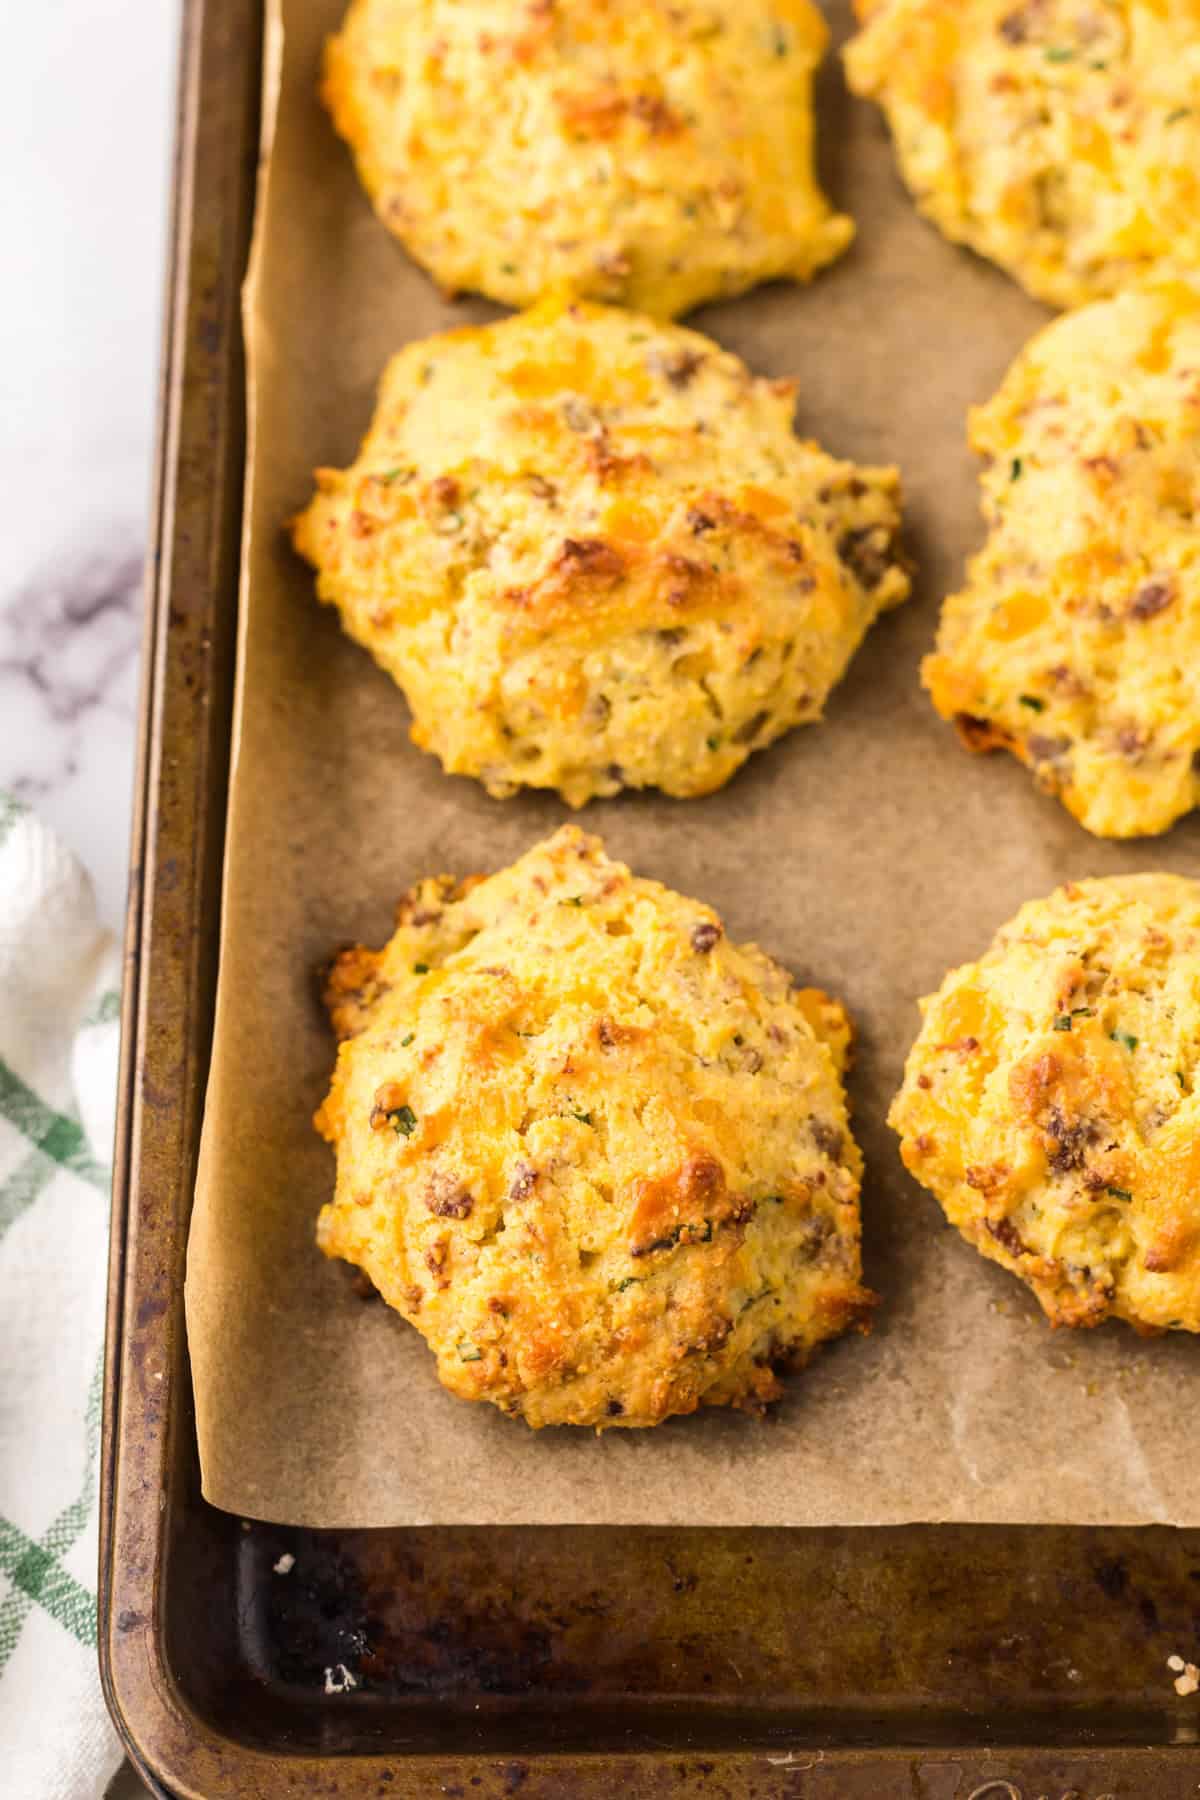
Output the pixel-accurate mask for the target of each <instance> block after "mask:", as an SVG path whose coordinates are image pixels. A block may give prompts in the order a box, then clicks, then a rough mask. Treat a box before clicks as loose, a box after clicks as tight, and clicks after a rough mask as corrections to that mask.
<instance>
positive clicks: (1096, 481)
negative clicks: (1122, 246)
mask: <svg viewBox="0 0 1200 1800" xmlns="http://www.w3.org/2000/svg"><path fill="white" fill-rule="evenodd" d="M970 436H971V443H972V445H973V446H974V448H975V449H976V450H978V451H979V452H980V454H981V455H982V456H983V457H984V458H985V459H986V462H987V468H986V470H985V473H984V476H983V492H984V499H983V508H984V513H985V516H986V517H987V520H988V523H989V526H990V528H991V529H990V534H989V537H988V541H987V543H986V545H985V546H984V548H983V550H982V551H981V552H980V553H979V555H978V556H976V557H975V558H974V559H973V561H972V562H971V565H970V568H969V570H968V574H967V585H966V587H965V588H964V589H963V590H962V592H961V593H958V594H954V595H952V596H951V598H950V599H948V600H947V601H946V604H945V607H944V609H943V612H942V622H941V628H940V631H939V634H938V643H937V652H936V654H935V655H933V656H930V657H928V658H927V659H926V661H925V664H924V668H923V675H924V679H925V683H926V685H927V686H928V688H929V691H930V693H931V694H932V696H933V703H934V705H935V706H936V707H937V709H938V711H939V712H940V713H941V714H942V716H943V717H944V718H947V719H954V720H955V721H956V722H957V724H958V727H959V732H960V735H961V736H962V738H963V740H964V741H965V742H966V744H967V745H968V746H969V747H970V748H972V749H989V748H992V747H995V746H1000V747H1002V748H1004V749H1007V750H1011V751H1012V752H1013V753H1014V755H1016V756H1019V757H1020V758H1021V760H1022V761H1023V762H1025V763H1028V764H1029V766H1030V767H1031V768H1032V769H1033V770H1034V772H1035V774H1036V776H1037V780H1038V783H1039V785H1040V786H1041V787H1042V788H1044V789H1045V790H1046V791H1047V792H1049V793H1053V794H1057V795H1058V797H1059V798H1060V799H1061V800H1062V802H1063V804H1064V805H1065V806H1066V807H1067V808H1068V809H1069V810H1070V811H1071V812H1072V813H1073V814H1074V815H1075V817H1076V818H1077V819H1078V820H1080V822H1081V823H1082V824H1084V825H1086V826H1087V828H1088V830H1089V831H1094V832H1096V833H1097V834H1098V835H1099V836H1101V837H1133V836H1138V835H1141V834H1144V833H1149V832H1158V831H1165V830H1166V829H1167V827H1168V826H1169V825H1171V824H1172V823H1173V821H1174V820H1176V819H1178V818H1179V817H1180V815H1181V814H1183V813H1185V812H1187V811H1188V810H1189V809H1190V808H1191V807H1193V806H1195V805H1196V803H1197V801H1198V800H1200V761H1198V759H1200V280H1197V279H1195V278H1189V279H1186V280H1184V279H1182V278H1171V277H1156V278H1155V279H1154V280H1153V281H1151V282H1149V283H1147V284H1146V285H1145V286H1143V287H1142V288H1139V289H1137V290H1134V291H1132V292H1130V293H1128V294H1123V295H1122V296H1121V297H1120V298H1119V299H1117V300H1108V301H1099V302H1097V303H1096V304H1095V305H1094V306H1089V307H1086V308H1084V309H1083V310H1082V311H1081V312H1078V313H1073V314H1070V315H1068V316H1067V317H1066V318H1064V319H1059V320H1058V321H1057V322H1056V323H1055V324H1053V325H1051V326H1050V327H1049V328H1048V329H1047V330H1045V331H1043V332H1042V333H1041V334H1040V335H1039V336H1038V337H1036V338H1034V340H1033V342H1032V343H1031V344H1029V345H1028V346H1027V348H1026V349H1025V350H1024V351H1023V352H1022V354H1021V355H1020V356H1019V357H1018V358H1017V361H1016V363H1015V364H1014V365H1013V367H1012V369H1011V370H1010V371H1009V373H1008V375H1007V377H1006V378H1005V380H1004V383H1003V385H1002V386H1001V388H1000V391H999V392H998V393H997V395H996V396H995V398H994V399H993V400H991V401H989V403H988V404H987V405H986V406H984V407H980V408H978V409H977V410H976V411H975V412H973V413H972V415H971V427H970Z"/></svg>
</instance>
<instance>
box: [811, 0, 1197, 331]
mask: <svg viewBox="0 0 1200 1800" xmlns="http://www.w3.org/2000/svg"><path fill="white" fill-rule="evenodd" d="M856 4H857V10H858V13H859V17H860V18H861V19H862V21H863V30H862V31H861V33H860V34H859V36H858V37H857V38H855V39H853V40H852V42H851V43H850V44H849V45H848V46H847V49H846V53H845V55H846V72H847V76H848V78H849V82H850V86H851V87H852V88H853V89H854V91H855V93H857V94H862V95H865V96H868V97H869V98H871V99H873V100H877V101H878V102H879V104H880V105H881V106H882V107H883V109H884V112H885V113H886V115H887V118H888V122H889V124H890V125H891V128H892V134H893V137H894V139H895V144H896V154H897V156H898V158H899V161H900V167H901V170H902V172H903V175H904V179H905V181H906V182H907V183H908V186H909V187H910V188H911V189H912V192H913V194H914V195H915V197H916V200H917V204H918V205H919V206H920V208H921V210H922V212H924V213H926V214H927V215H928V217H929V218H930V219H932V220H933V221H934V223H935V224H936V225H938V226H940V228H941V230H942V231H944V232H945V234H946V236H947V237H949V238H952V239H953V240H954V241H955V242H956V243H961V244H969V245H970V246H971V248H972V249H973V250H977V251H979V253H980V254H981V255H982V256H987V257H990V258H991V259H992V261H993V262H997V263H999V264H1000V265H1001V267H1002V268H1005V269H1007V270H1008V271H1009V273H1010V274H1012V275H1015V276H1016V278H1017V280H1018V281H1020V282H1022V283H1023V285H1024V286H1025V287H1027V288H1028V289H1029V291H1030V293H1032V294H1035V295H1037V297H1038V298H1039V299H1042V300H1046V301H1049V302H1050V304H1051V305H1053V306H1079V305H1082V304H1083V303H1084V302H1085V301H1088V300H1095V299H1097V298H1099V297H1101V296H1103V295H1105V294H1112V293H1115V292H1116V291H1117V290H1118V289H1119V288H1121V287H1123V286H1125V285H1126V284H1127V283H1128V282H1129V281H1130V280H1132V279H1133V278H1134V277H1136V276H1138V275H1139V274H1142V273H1144V272H1147V271H1149V270H1152V269H1153V268H1154V267H1155V265H1156V264H1158V263H1159V262H1160V261H1161V260H1162V259H1164V258H1173V259H1176V260H1178V261H1180V262H1182V263H1185V264H1187V263H1191V264H1193V265H1194V264H1196V263H1200V0H1165V3H1164V0H950V3H948V0H856Z"/></svg>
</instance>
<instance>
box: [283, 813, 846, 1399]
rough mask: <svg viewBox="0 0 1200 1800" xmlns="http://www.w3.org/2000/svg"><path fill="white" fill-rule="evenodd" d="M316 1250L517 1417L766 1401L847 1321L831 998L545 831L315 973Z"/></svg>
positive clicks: (404, 912)
mask: <svg viewBox="0 0 1200 1800" xmlns="http://www.w3.org/2000/svg"><path fill="white" fill-rule="evenodd" d="M327 1001H328V1004H329V1009H330V1014H331V1017H332V1020H333V1024H334V1028H335V1030H336V1032H337V1035H338V1037H339V1038H340V1039H341V1047H340V1049H339V1052H338V1058H337V1066H336V1071H335V1074H334V1077H333V1083H332V1087H331V1089H330V1092H329V1096H328V1098H327V1099H326V1101H325V1103H324V1105H323V1106H322V1108H321V1110H320V1112H319V1113H318V1115H317V1119H316V1123H317V1126H318V1129H319V1130H320V1131H321V1132H322V1134H323V1135H324V1136H325V1137H326V1138H327V1139H328V1140H329V1142H330V1143H331V1144H332V1145H333V1146H334V1148H335V1150H336V1153H337V1184H336V1190H335V1194H334V1198H333V1199H332V1201H331V1202H330V1203H329V1204H328V1205H327V1206H326V1207H325V1208H324V1210H323V1211H322V1213H321V1216H320V1222H319V1228H318V1238H319V1242H320V1246H321V1248H322V1249H323V1250H324V1251H325V1253H326V1254H327V1255H328V1256H331V1257H343V1258H345V1259H346V1260H347V1261H349V1262H351V1263H354V1264H356V1265H357V1266H358V1267H359V1268H360V1269H362V1270H364V1271H365V1272H366V1274H367V1275H368V1276H369V1278H370V1280H371V1281H372V1282H373V1283H374V1285H375V1286H376V1287H377V1288H378V1289H379V1291H380V1293H381V1294H382V1295H383V1297H384V1299H385V1300H386V1301H387V1302H388V1304H389V1305H390V1306H393V1307H395V1308H396V1310H397V1311H398V1312H400V1313H401V1314H402V1315H403V1316H404V1318H406V1319H407V1320H408V1321H409V1322H410V1323H411V1324H412V1325H414V1326H415V1327H416V1329H417V1330H418V1331H419V1332H420V1333H421V1335H422V1336H423V1337H424V1338H425V1340H426V1342H427V1343H428V1345H429V1347H430V1349H431V1350H432V1351H433V1353H434V1355H435V1356H436V1358H437V1368H438V1374H439V1376H440V1377H441V1380H442V1381H443V1383H444V1384H445V1385H446V1387H448V1388H449V1389H450V1390H451V1391H452V1392H453V1393H455V1394H457V1395H459V1396H460V1397H461V1398H463V1399H467V1400H486V1401H489V1402H490V1403H491V1404H492V1405H494V1406H497V1407H499V1408H501V1410H502V1411H504V1412H505V1413H508V1414H510V1415H512V1416H514V1417H517V1418H523V1419H525V1420H526V1422H527V1423H528V1424H530V1425H532V1426H542V1425H564V1424H566V1425H589V1426H596V1427H598V1428H601V1427H605V1426H646V1425H656V1424H658V1423H659V1422H660V1421H661V1420H663V1419H666V1418H668V1417H670V1416H671V1415H672V1414H676V1413H689V1412H693V1411H694V1410H695V1409H696V1408H697V1407H699V1406H701V1405H711V1406H734V1407H740V1408H743V1409H746V1410H749V1411H759V1410H761V1409H762V1407H763V1406H764V1405H765V1404H766V1403H767V1402H768V1401H770V1400H773V1399H774V1398H775V1397H776V1396H777V1395H778V1394H779V1393H780V1391H781V1384H780V1381H779V1371H780V1370H783V1369H789V1368H796V1367H798V1366H799V1365H801V1364H802V1363H804V1362H805V1360H806V1359H807V1357H808V1356H809V1354H810V1352H811V1351H812V1350H813V1349H814V1348H815V1347H816V1346H817V1345H818V1344H820V1343H821V1342H823V1341H824V1340H825V1339H827V1338H831V1337H834V1336H836V1335H837V1334H838V1333H840V1332H843V1331H846V1330H847V1329H848V1328H851V1327H856V1326H857V1327H862V1326H864V1322H865V1319H866V1316H867V1313H868V1310H869V1307H870V1305H871V1301H872V1296H871V1295H870V1294H869V1293H868V1292H867V1291H866V1290H865V1289H864V1288H863V1287H862V1285H861V1282H860V1279H859V1272H860V1271H859V1203H858V1196H859V1179H860V1174H861V1167H862V1164H861V1158H860V1155H859V1151H858V1148H857V1146H856V1144H855V1142H854V1139H853V1138H852V1136H851V1135H850V1128H849V1124H848V1121H847V1114H846V1099H845V1095H844V1092H843V1088H842V1071H843V1069H844V1067H845V1064H846V1061H847V1057H848V1052H849V1044H850V1027H849V1023H848V1021H847V1018H846V1015H845V1013H844V1012H843V1010H842V1008H841V1007H840V1006H839V1005H838V1004H837V1002H836V1001H833V1000H830V999H829V998H828V997H827V996H826V995H825V994H822V993H820V992H819V991H818V990H816V989H812V988H796V987H794V986H793V985H792V983H791V981H790V978H789V976H788V975H787V973H786V972H785V971H784V970H783V969H781V968H780V967H779V965H778V964H777V963H775V962H772V960H771V959H770V958H769V957H768V956H766V955H764V953H763V952H762V951H761V950H759V949H758V948H757V947H756V946H754V945H742V946H738V945H734V944H731V943H730V942H729V941H728V939H727V938H726V936H725V934H724V931H723V930H722V927H721V922H720V920H719V919H718V918H717V916H716V915H715V913H713V912H712V911H711V909H710V908H708V907H706V906H703V905H701V904H700V903H699V902H697V901H695V900H689V899H686V898H685V897H684V896H683V895H681V894H676V893H672V892H671V891H669V890H668V889H667V888H664V887H660V886H659V885H658V884H657V883H655V882H652V881H645V880H641V879H639V878H636V877H634V876H632V875H631V874H630V872H629V870H628V869H627V868H625V867H623V866H622V865H621V864H620V863H617V862H612V861H610V860H609V858H608V857H607V856H606V855H605V854H604V851H603V848H602V846H601V845H600V843H599V842H598V840H596V839H595V838H590V837H585V836H584V835H583V834H582V833H581V832H579V831H578V830H577V829H576V828H575V827H573V826H567V827H564V828H563V829H562V830H560V831H559V832H558V833H556V835H555V836H553V837H552V838H549V839H548V840H547V841H546V842H544V843H541V844H539V845H537V846H536V847H535V848H534V849H532V850H530V851H529V852H528V853H527V854H526V855H524V856H522V857H521V858H520V860H519V861H517V862H516V863H514V864H513V865H512V866H511V867H510V868H508V869H505V870H503V871H502V872H501V873H500V874H497V875H493V876H491V877H490V878H487V879H482V878H481V879H477V880H473V881H463V882H458V881H455V880H453V879H452V878H450V877H442V878H440V879H433V880H428V881H424V882H422V883H421V884H420V885H419V886H418V887H416V888H414V889H413V891H412V892H411V893H410V894H409V895H407V897H406V898H405V899H404V900H403V902H402V903H401V906H400V910H399V915H398V924H397V928H396V933H395V936H394V937H393V938H392V939H391V941H390V942H389V943H388V944H387V945H385V947H384V948H383V949H382V950H381V951H378V952H373V951H370V950H363V949H359V950H350V951H347V952H345V953H344V954H343V955H341V956H340V957H339V958H338V959H337V960H336V962H335V963H334V965H333V968H332V972H331V974H330V976H329V978H328V985H327Z"/></svg>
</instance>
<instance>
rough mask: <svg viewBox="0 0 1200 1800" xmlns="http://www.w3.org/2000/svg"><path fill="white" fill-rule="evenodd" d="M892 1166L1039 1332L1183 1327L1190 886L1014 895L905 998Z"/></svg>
mask: <svg viewBox="0 0 1200 1800" xmlns="http://www.w3.org/2000/svg"><path fill="white" fill-rule="evenodd" d="M921 1008H922V1012H923V1014H924V1019H923V1023H922V1026H921V1032H920V1035H919V1037H918V1038H917V1041H916V1043H915V1044H914V1046H913V1048H912V1051H911V1054H910V1055H909V1058H908V1064H907V1067H906V1069H905V1073H904V1085H903V1087H902V1088H901V1090H900V1092H899V1094H898V1095H897V1097H896V1100H895V1102H894V1103H893V1106H892V1110H891V1124H892V1125H893V1127H894V1128H895V1130H896V1131H897V1132H899V1134H900V1139H901V1154H902V1156H903V1158H904V1162H905V1164H906V1166H907V1167H908V1168H909V1169H910V1170H911V1171H912V1173H913V1174H914V1175H915V1176H916V1178H917V1180H918V1181H920V1182H921V1183H922V1184H923V1186H925V1187H927V1188H928V1189H929V1190H930V1191H931V1193H933V1194H934V1195H935V1196H936V1198H937V1199H938V1201H939V1202H940V1204H941V1206H942V1209H943V1211H944V1212H945V1214H946V1216H947V1218H948V1219H949V1220H950V1222H951V1224H952V1225H956V1226H957V1227H958V1229H959V1231H961V1232H962V1234H963V1236H964V1237H965V1238H966V1239H967V1241H968V1242H969V1243H971V1244H974V1246H975V1248H976V1249H977V1250H980V1251H981V1252H982V1253H983V1255H984V1256H986V1257H989V1258H990V1259H991V1260H992V1261H993V1262H998V1263H1000V1264H1002V1265H1003V1267H1004V1268H1006V1269H1011V1270H1012V1272H1013V1273H1014V1274H1015V1275H1019V1276H1020V1277H1021V1279H1022V1280H1023V1281H1025V1282H1027V1283H1028V1285H1029V1286H1030V1287H1031V1288H1032V1290H1033V1292H1034V1293H1035V1294H1036V1296H1037V1298H1038V1300H1039V1301H1040V1303H1041V1305H1042V1307H1043V1308H1044V1310H1045V1312H1046V1314H1047V1316H1048V1317H1049V1318H1050V1320H1051V1321H1052V1322H1053V1323H1054V1324H1056V1325H1098V1324H1099V1323H1100V1322H1101V1321H1102V1320H1104V1319H1106V1318H1109V1317H1112V1318H1117V1319H1125V1320H1128V1321H1129V1323H1130V1324H1132V1325H1134V1326H1136V1327H1137V1328H1138V1329H1139V1330H1141V1331H1143V1332H1152V1333H1153V1332H1160V1331H1200V1097H1198V1089H1200V882H1197V881H1190V880H1187V879H1186V878H1185V877H1183V876H1180V875H1127V876H1114V877H1110V878H1108V879H1105V880H1096V881H1081V882H1077V883H1073V884H1069V885H1068V886H1066V887H1062V888H1059V889H1058V890H1057V891H1056V892H1055V893H1053V894H1051V896H1050V897H1049V899H1047V900H1033V901H1030V902H1029V903H1028V905H1026V906H1023V907H1022V908H1021V910H1020V912H1019V913H1018V914H1017V916H1016V918H1015V919H1013V920H1012V921H1011V922H1010V923H1009V924H1008V925H1006V926H1005V927H1004V928H1003V929H1002V930H1001V931H1000V932H998V933H997V935H996V938H995V940H994V942H993V943H992V945H991V947H990V949H989V950H988V951H987V952H986V954H985V955H984V956H982V957H981V958H980V959H979V961H978V962H974V963H968V964H967V965H966V966H965V967H963V968H961V969H955V970H954V971H952V973H951V974H949V975H947V977H946V979H945V981H944V982H943V983H942V986H941V988H940V989H939V990H938V992H937V993H936V994H934V995H933V996H932V998H930V999H927V1000H923V1001H922V1002H921Z"/></svg>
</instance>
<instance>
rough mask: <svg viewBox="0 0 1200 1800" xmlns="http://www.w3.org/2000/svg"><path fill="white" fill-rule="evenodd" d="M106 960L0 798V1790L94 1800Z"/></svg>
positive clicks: (75, 891) (98, 1753) (51, 850)
mask: <svg viewBox="0 0 1200 1800" xmlns="http://www.w3.org/2000/svg"><path fill="white" fill-rule="evenodd" d="M119 979H120V962H119V957H118V953H117V948H116V945H115V943H114V941H113V938H112V934H111V933H110V932H107V931H105V930H104V929H103V928H102V927H101V925H100V924H99V923H98V921H97V918H96V905H95V900H94V897H93V894H92V886H91V882H90V881H89V880H88V877H87V876H86V874H85V873H84V871H83V870H82V869H81V868H80V866H79V864H78V863H77V862H76V860H75V858H74V857H73V856H71V855H70V853H69V852H68V851H67V850H65V849H64V847H63V846H62V844H60V843H59V841H58V839H57V838H56V837H55V836H54V834H53V833H52V832H50V831H48V830H47V829H46V828H45V827H44V826H43V825H41V824H39V822H38V821H37V819H35V818H34V817H33V816H32V814H30V813H29V812H27V811H26V810H25V809H24V808H23V807H21V806H19V805H18V804H16V803H15V802H13V801H11V800H8V799H6V798H5V796H4V795H3V794H0V1790H2V1791H3V1792H4V1793H5V1794H11V1795H13V1796H14V1800H16V1796H20V1800H99V1796H101V1795H102V1794H103V1793H104V1791H105V1788H106V1787H107V1785H108V1782H109V1780H110V1779H111V1777H112V1774H113V1771H114V1770H115V1768H116V1766H117V1764H118V1762H119V1760H120V1750H119V1747H118V1744H117V1739H116V1736H115V1734H114V1732H113V1728H112V1726H111V1724H110V1723H109V1719H108V1715H107V1713H106V1712H105V1709H104V1701H103V1698H102V1697H101V1693H100V1684H99V1678H98V1675H97V1672H96V1522H97V1510H98V1509H97V1495H96V1464H97V1452H98V1448H99V1437H100V1384H101V1378H102V1376H101V1370H102V1353H103V1339H104V1290H105V1269H106V1260H107V1240H108V1202H109V1158H110V1155H111V1150H112V1134H113V1108H114V1102H115V1097H116V1071H117V1033H118V1025H117V1013H118V993H117V989H118V983H119Z"/></svg>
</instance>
